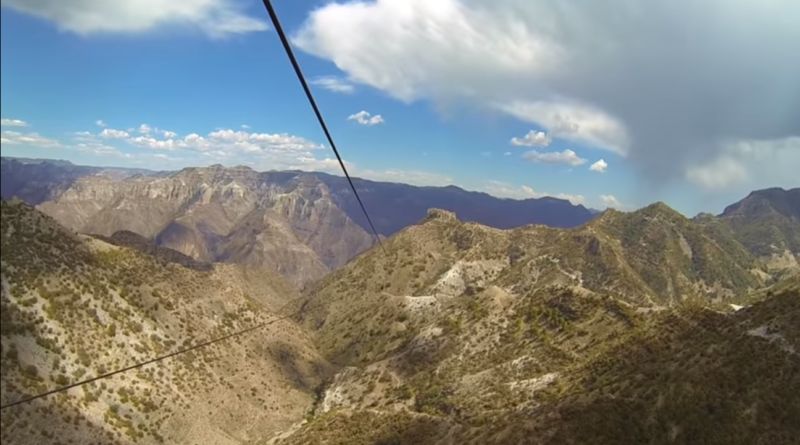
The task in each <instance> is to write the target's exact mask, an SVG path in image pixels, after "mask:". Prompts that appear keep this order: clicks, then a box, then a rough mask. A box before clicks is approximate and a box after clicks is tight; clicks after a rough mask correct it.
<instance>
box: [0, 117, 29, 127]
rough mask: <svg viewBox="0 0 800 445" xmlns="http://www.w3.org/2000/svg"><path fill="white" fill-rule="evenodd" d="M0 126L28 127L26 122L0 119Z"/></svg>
mask: <svg viewBox="0 0 800 445" xmlns="http://www.w3.org/2000/svg"><path fill="white" fill-rule="evenodd" d="M0 126H3V127H29V126H30V125H28V123H27V122H25V121H21V120H19V119H6V118H3V119H0Z"/></svg>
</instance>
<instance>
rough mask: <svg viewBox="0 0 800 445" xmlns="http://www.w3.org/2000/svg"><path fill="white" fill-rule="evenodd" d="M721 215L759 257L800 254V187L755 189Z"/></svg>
mask: <svg viewBox="0 0 800 445" xmlns="http://www.w3.org/2000/svg"><path fill="white" fill-rule="evenodd" d="M719 218H720V219H721V220H722V221H723V222H724V223H725V224H726V225H728V226H729V227H730V228H731V230H733V233H734V234H735V236H736V238H737V239H738V240H739V241H740V242H741V243H742V244H744V245H745V246H746V247H747V248H748V249H750V250H751V251H752V252H753V253H754V254H756V255H758V256H761V257H768V256H772V255H776V254H777V255H782V254H784V253H785V252H790V253H792V254H795V255H798V254H800V188H794V189H790V190H784V189H781V188H771V189H765V190H757V191H754V192H752V193H750V194H749V195H748V196H747V197H745V198H744V199H742V200H741V201H739V202H737V203H735V204H731V205H730V206H728V207H726V208H725V211H723V212H722V214H721V215H719Z"/></svg>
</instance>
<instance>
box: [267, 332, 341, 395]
mask: <svg viewBox="0 0 800 445" xmlns="http://www.w3.org/2000/svg"><path fill="white" fill-rule="evenodd" d="M269 351H270V354H271V355H272V357H273V358H274V359H275V361H276V362H277V363H278V366H280V369H281V372H283V374H284V375H285V376H286V378H287V379H288V380H289V381H290V382H292V385H293V386H294V387H295V388H297V389H299V390H302V391H308V392H313V391H315V390H316V389H317V387H318V386H319V385H320V384H321V383H322V381H323V380H324V379H326V378H328V377H330V376H331V375H332V372H331V367H330V365H328V364H327V363H325V362H324V361H322V360H321V359H318V358H314V359H311V360H309V359H305V358H303V357H302V356H301V355H300V354H299V353H298V352H296V350H295V348H293V347H292V346H290V345H288V344H285V343H282V342H278V343H273V344H272V345H270V348H269Z"/></svg>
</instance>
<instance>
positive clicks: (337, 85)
mask: <svg viewBox="0 0 800 445" xmlns="http://www.w3.org/2000/svg"><path fill="white" fill-rule="evenodd" d="M310 83H311V84H312V85H317V86H320V87H322V88H325V89H326V90H328V91H333V92H334V93H344V94H350V93H353V92H355V91H356V87H355V85H353V84H352V83H350V82H348V81H347V80H346V79H343V78H341V77H337V76H321V77H317V78H315V79H312V80H311V82H310Z"/></svg>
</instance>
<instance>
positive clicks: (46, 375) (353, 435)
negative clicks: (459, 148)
mask: <svg viewBox="0 0 800 445" xmlns="http://www.w3.org/2000/svg"><path fill="white" fill-rule="evenodd" d="M6 162H10V161H6ZM15 162H16V161H15ZM20 164H21V163H20ZM40 164H41V163H40ZM22 165H37V164H22ZM42 167H43V168H52V167H51V166H41V165H40V168H42ZM4 168H6V167H5V166H4ZM10 168H11V169H12V170H14V169H17V168H19V166H16V165H14V166H12V167H10ZM26 168H30V167H26ZM69 168H73V167H69ZM92 168H93V167H92ZM4 171H5V170H4ZM35 171H36V170H31V172H35ZM118 174H119V175H120V176H118V177H113V178H112V177H109V176H108V174H107V173H104V172H103V171H102V170H100V171H95V172H94V173H91V174H89V175H88V176H87V175H84V174H83V173H81V174H76V175H74V179H72V180H67V183H68V185H67V184H66V183H64V184H62V185H58V184H56V183H55V181H51V182H48V180H47V179H46V178H41V179H40V180H37V181H36V183H37V184H45V185H44V186H38V185H37V187H27V188H26V186H25V185H24V184H22V185H17V186H15V187H16V188H15V189H14V190H22V191H26V190H38V191H37V193H42V190H47V192H46V193H44V195H40V196H49V198H48V199H47V200H45V201H42V202H40V203H38V205H36V206H35V207H34V206H31V205H28V204H25V203H23V202H21V201H20V200H18V199H14V200H12V201H5V200H4V201H3V202H2V234H1V236H2V246H1V249H0V250H2V323H0V326H2V336H1V337H0V338H1V339H2V359H0V360H1V362H0V363H1V364H2V377H1V378H0V384H1V385H0V387H2V396H1V397H0V398H1V399H2V404H3V405H4V406H5V405H6V404H7V403H10V402H13V401H15V400H19V399H20V398H21V397H24V396H25V395H26V394H34V393H41V392H43V391H46V390H49V389H52V388H55V387H58V386H63V385H64V384H67V383H70V382H74V381H77V380H80V379H82V378H86V377H88V376H91V375H97V374H101V373H103V372H105V371H106V370H109V369H117V368H119V367H124V366H126V365H128V364H130V363H132V362H134V361H140V360H146V359H148V358H152V357H154V356H156V355H160V354H164V353H166V352H169V351H174V350H176V349H177V348H180V347H181V346H187V345H191V344H197V343H199V342H201V341H204V340H207V339H209V338H215V337H219V336H223V335H225V334H228V333H232V332H235V331H237V330H240V329H244V328H247V327H250V326H254V325H255V326H257V325H258V324H259V323H268V324H267V325H266V326H264V327H263V328H262V329H261V330H256V331H253V332H249V333H247V334H244V335H243V336H241V337H238V338H235V339H228V340H225V341H224V342H223V343H219V344H215V345H212V346H210V347H208V348H202V349H198V350H196V351H192V352H191V353H187V354H184V355H180V356H178V357H176V358H174V359H169V360H165V361H163V362H159V363H158V364H155V365H150V366H146V367H144V368H141V369H140V370H137V371H130V372H128V373H123V374H120V375H118V376H115V377H114V378H111V379H104V380H101V381H98V382H95V383H92V384H89V385H85V386H83V387H81V388H76V389H73V390H70V391H67V392H64V393H61V394H60V395H54V396H50V397H48V398H43V399H39V400H36V401H34V402H32V403H30V404H24V405H19V406H13V407H9V408H8V410H7V411H6V410H4V411H3V416H2V417H0V422H2V436H3V437H2V440H3V441H4V442H5V441H7V440H8V441H10V442H11V443H21V444H33V443H63V442H69V441H70V440H71V441H72V442H73V443H92V442H94V443H97V442H100V443H119V444H132V443H143V444H151V443H152V444H156V443H222V444H227V443H229V444H270V445H276V444H282V445H300V444H319V443H328V444H355V445H362V444H363V445H376V444H383V445H388V444H422V445H427V444H431V445H432V444H440V443H443V444H476V445H477V444H488V445H506V444H509V445H510V444H519V443H531V444H542V445H545V444H547V445H556V444H583V443H597V444H627V443H650V444H658V445H660V444H665V445H666V444H674V443H706V444H712V445H716V444H719V445H722V444H725V445H728V444H734V445H738V444H742V445H744V444H765V445H766V444H779V445H783V444H793V443H796V438H797V437H800V399H798V398H797V397H791V396H787V395H790V394H795V393H800V377H798V376H800V373H798V372H797V366H798V363H800V361H798V356H797V354H798V348H800V331H799V330H798V326H800V323H798V320H800V263H798V260H799V259H800V249H798V244H797V239H798V238H797V234H798V233H800V216H799V215H800V200H799V199H798V198H799V197H800V193H799V192H800V189H791V190H782V189H765V190H759V191H754V192H752V193H751V194H749V195H748V196H746V197H744V198H743V199H742V200H741V201H739V202H737V203H735V204H733V205H731V206H729V207H728V208H726V209H725V211H724V212H723V213H721V214H720V215H716V216H715V215H710V214H701V215H698V216H696V217H694V218H687V217H685V216H683V215H681V214H680V213H678V212H676V211H675V210H673V209H671V208H670V207H669V206H667V205H666V204H664V203H654V204H651V205H649V206H647V207H644V208H642V209H639V210H636V211H633V212H620V211H616V210H606V211H604V212H602V213H601V214H599V215H596V216H595V217H590V218H588V219H587V220H586V221H584V222H582V223H580V224H574V225H568V227H557V226H556V225H555V224H551V225H545V224H521V225H516V224H509V225H510V227H492V226H490V225H487V224H481V223H478V222H475V221H471V220H468V219H467V218H462V215H461V214H459V213H458V212H453V211H450V210H447V209H440V208H430V209H427V210H426V211H425V213H424V215H423V216H422V217H420V218H419V220H417V221H414V222H412V223H408V224H407V225H406V226H403V227H400V228H399V229H398V230H397V231H396V232H391V233H390V232H386V233H388V234H389V235H388V236H387V237H386V238H385V239H384V240H383V248H380V247H378V246H374V245H373V238H372V237H370V236H369V235H368V232H366V230H364V227H362V226H361V224H360V223H358V222H356V219H355V217H351V216H350V214H349V213H348V211H346V210H344V209H345V208H347V204H343V203H344V202H345V201H346V199H345V198H343V196H346V195H347V193H346V188H336V187H335V186H332V185H328V183H326V182H325V181H326V180H328V181H333V180H337V181H338V180H339V179H338V178H336V177H328V176H327V175H322V174H305V173H300V172H266V173H258V172H254V171H252V170H250V169H247V168H222V167H219V166H216V167H210V168H197V169H185V170H182V171H180V172H165V173H147V174H143V173H142V172H124V171H123V172H122V173H118ZM326 178H327V179H326ZM331 178H333V179H331ZM59 180H61V179H59ZM342 181H343V180H342ZM376 184H381V183H376ZM65 185H66V186H65ZM362 185H363V184H362ZM3 187H4V191H3V194H4V196H5V194H6V191H5V190H6V189H5V187H6V185H5V183H4V186H3ZM381 187H384V188H383V189H382V190H383V191H380V192H379V191H376V190H377V189H378V188H381ZM405 187H406V186H397V185H395V184H383V185H380V186H376V187H375V190H373V191H372V192H370V193H373V196H380V194H381V193H383V196H386V197H387V198H386V200H387V202H389V201H391V199H389V198H388V197H389V196H391V194H390V193H389V192H388V191H386V190H401V191H403V190H404V191H403V193H405V194H406V197H404V198H403V197H401V196H402V195H400V194H398V195H396V196H397V198H393V199H395V201H392V202H396V203H402V202H404V200H407V201H412V202H414V203H415V204H414V205H413V206H410V207H409V208H415V207H414V206H417V205H422V204H420V203H421V202H424V200H423V199H422V198H420V197H419V196H425V195H424V193H423V192H425V191H427V188H415V187H411V186H408V188H405ZM9 190H11V189H9ZM360 190H361V189H360ZM365 190H369V187H365ZM420 190H422V191H420ZM432 190H433V191H432V192H431V193H433V194H434V195H435V194H443V195H446V194H447V193H456V192H458V193H462V192H463V193H465V194H466V195H464V196H465V198H464V199H465V200H466V199H468V198H469V199H481V198H475V196H473V195H470V194H469V192H464V191H462V190H460V189H457V190H452V189H451V188H441V189H436V188H434V189H432ZM48 193H49V195H48ZM417 193H422V195H417ZM337 195H338V196H339V197H338V198H337ZM409 195H410V196H411V197H409ZM32 196H33V195H32ZM453 196H455V195H453ZM29 199H31V198H30V197H29ZM374 199H377V198H374ZM491 199H495V198H491ZM454 201H455V198H454ZM498 201H502V200H498ZM464 202H467V201H464ZM476 202H477V201H476ZM508 202H510V203H511V204H508V205H521V204H520V203H519V202H515V201H508ZM533 202H534V203H538V202H540V201H533ZM554 202H558V201H554ZM515 203H516V204H515ZM34 204H35V203H34ZM529 204H530V203H529ZM567 204H568V203H567ZM398 205H399V204H398ZM548 205H549V203H548ZM568 205H569V204H568ZM368 208H369V207H368ZM567 208H568V209H574V208H575V206H571V205H570V207H567ZM351 211H352V209H351ZM392 211H393V210H392ZM472 211H473V213H472V215H473V216H474V215H481V214H482V212H483V210H482V209H480V208H475V209H473V210H472ZM570 211H572V210H570ZM386 212H387V214H389V215H391V214H393V213H391V211H389V210H387V211H386ZM587 212H588V211H587ZM556 216H558V215H557V213H556V214H550V215H549V216H548V217H549V218H555V217H556ZM493 217H494V218H497V221H516V220H515V219H513V218H511V217H509V218H508V219H503V215H502V214H500V215H493ZM388 219H391V218H388ZM388 219H387V220H388ZM496 225H500V224H499V223H496ZM381 227H384V229H380V230H386V229H385V228H386V227H388V226H386V225H383V226H381ZM398 227H399V226H398ZM167 229H168V230H167ZM80 232H82V233H80ZM358 234H360V235H358ZM383 234H384V233H383V232H381V235H383ZM341 238H344V239H345V241H344V242H342V243H339V244H337V243H336V242H334V241H338V240H340V239H341ZM186 240H189V241H186ZM359 242H364V245H363V246H362V247H361V248H360V249H361V250H364V251H363V252H361V253H358V252H355V251H353V250H351V251H348V250H347V248H349V247H348V246H352V245H354V244H357V243H359ZM197 246H201V247H202V248H203V249H206V250H205V251H203V250H198V248H197ZM355 250H359V249H355ZM204 252H205V253H204ZM209 252H213V253H214V255H208V256H204V255H207V254H208V253H209ZM343 252H344V253H343ZM348 252H352V253H348ZM220 253H222V254H227V255H230V256H229V257H225V256H216V255H221V254H220ZM312 254H313V255H312ZM339 255H341V256H339ZM347 255H350V256H352V258H349V260H339V262H333V260H334V259H336V258H344V257H345V256H347ZM314 258H316V261H318V262H319V263H320V264H322V266H323V267H324V269H323V268H322V267H321V268H320V269H319V271H318V272H316V273H317V275H316V276H315V275H314V273H312V272H315V271H314V270H312V269H303V267H306V266H307V265H309V264H317V263H314ZM220 260H223V261H225V262H221V261H220ZM325 261H328V263H326V262H325ZM276 271H278V272H282V273H283V274H285V275H286V277H284V276H282V275H281V273H276ZM298 286H303V289H302V291H301V292H298V290H297V288H298ZM45 426H46V427H45ZM42 431H44V433H43V432H42Z"/></svg>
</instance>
